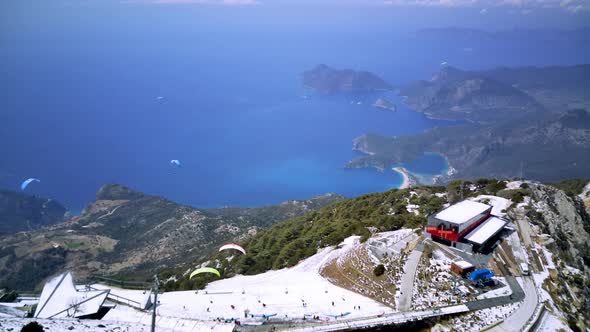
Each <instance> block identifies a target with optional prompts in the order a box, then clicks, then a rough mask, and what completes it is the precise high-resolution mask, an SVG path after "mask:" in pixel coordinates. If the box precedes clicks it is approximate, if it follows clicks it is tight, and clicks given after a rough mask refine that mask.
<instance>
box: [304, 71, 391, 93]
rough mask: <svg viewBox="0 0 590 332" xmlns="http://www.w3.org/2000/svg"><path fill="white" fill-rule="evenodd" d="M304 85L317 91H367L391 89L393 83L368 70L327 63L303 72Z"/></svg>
mask: <svg viewBox="0 0 590 332" xmlns="http://www.w3.org/2000/svg"><path fill="white" fill-rule="evenodd" d="M303 85H304V86H305V87H306V88H308V89H311V90H312V91H314V92H317V93H323V94H333V93H367V92H372V91H381V90H391V88H392V87H391V85H389V83H387V82H385V81H384V80H383V79H381V78H380V77H378V76H377V75H375V74H373V73H370V72H368V71H355V70H352V69H342V70H338V69H334V68H331V67H329V66H327V65H324V64H321V65H317V66H316V67H315V68H313V69H312V70H308V71H305V72H304V73H303Z"/></svg>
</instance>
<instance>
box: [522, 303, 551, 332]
mask: <svg viewBox="0 0 590 332" xmlns="http://www.w3.org/2000/svg"><path fill="white" fill-rule="evenodd" d="M545 310H546V308H545V302H539V303H537V306H536V307H535V311H533V314H532V315H531V317H529V319H527V321H526V324H524V327H523V328H522V329H521V331H522V332H529V331H535V330H536V328H537V327H538V324H539V319H540V318H541V317H543V314H544V313H545Z"/></svg>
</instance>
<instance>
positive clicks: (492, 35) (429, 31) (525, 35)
mask: <svg viewBox="0 0 590 332" xmlns="http://www.w3.org/2000/svg"><path fill="white" fill-rule="evenodd" d="M416 36H417V37H419V38H426V39H429V38H431V39H436V40H441V39H442V40H444V39H452V40H454V41H457V40H463V41H469V40H471V41H478V42H481V41H484V42H486V41H490V40H527V41H530V40H541V41H545V42H551V41H557V40H560V41H563V40H569V41H575V42H583V41H590V27H585V28H579V29H572V30H557V29H510V30H499V31H485V30H479V29H470V28H462V27H444V28H426V29H421V30H418V31H417V32H416Z"/></svg>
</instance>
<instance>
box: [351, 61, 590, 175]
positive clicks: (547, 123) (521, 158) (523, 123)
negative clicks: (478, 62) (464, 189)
mask: <svg viewBox="0 0 590 332" xmlns="http://www.w3.org/2000/svg"><path fill="white" fill-rule="evenodd" d="M401 94H404V95H407V100H406V103H407V104H408V105H409V106H410V107H411V108H413V109H414V110H416V111H420V112H424V113H425V114H426V115H427V116H431V117H435V118H442V119H452V120H461V121H467V122H468V123H463V124H461V125H458V126H454V127H447V128H434V129H431V130H429V131H426V132H424V133H420V134H414V135H403V136H398V137H393V138H389V137H383V136H379V135H362V136H360V137H357V138H356V139H354V141H353V149H355V150H358V151H361V152H364V153H366V154H367V155H366V156H361V157H358V158H356V159H353V160H351V161H350V162H349V163H348V167H351V168H359V167H376V168H378V169H383V168H385V167H390V166H392V165H394V164H398V163H401V162H407V161H411V160H414V159H417V158H419V157H420V156H422V155H423V154H424V153H425V152H434V153H440V154H442V155H444V156H445V157H446V158H447V160H448V162H449V164H450V166H451V172H450V173H449V174H447V175H445V176H442V177H440V178H438V181H442V182H444V181H448V180H451V179H455V178H477V177H485V176H493V177H496V178H506V177H515V176H520V175H521V174H522V175H524V176H526V177H527V178H531V179H536V180H541V181H556V180H561V179H565V178H571V177H587V176H590V114H589V113H588V111H586V110H585V109H584V108H586V107H588V109H590V107H589V106H590V65H580V66H571V67H546V68H535V67H525V68H514V69H511V68H497V69H492V70H487V71H481V72H473V71H462V70H459V69H456V68H453V67H445V68H443V69H442V70H441V71H440V72H439V73H437V74H436V75H434V77H433V78H432V79H431V80H430V81H420V82H416V83H413V84H411V85H409V86H408V87H405V88H403V89H402V90H401ZM572 108H573V109H572ZM521 170H522V171H521Z"/></svg>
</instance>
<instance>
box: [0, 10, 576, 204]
mask: <svg viewBox="0 0 590 332" xmlns="http://www.w3.org/2000/svg"><path fill="white" fill-rule="evenodd" d="M232 13H233V12H232ZM143 14H145V15H142V16H140V15H136V16H132V17H131V19H128V20H127V19H125V18H126V17H124V15H123V14H119V15H114V16H113V17H110V18H109V19H108V20H107V19H104V20H101V19H99V18H101V16H100V15H99V16H98V17H99V18H96V17H95V16H88V15H90V14H86V15H87V16H88V17H85V16H84V15H82V16H81V17H78V16H76V17H74V16H72V17H65V18H63V17H62V19H61V20H58V19H48V18H45V19H40V20H38V21H34V19H32V18H28V19H29V20H30V21H29V20H27V19H22V17H20V16H19V17H17V18H19V19H21V20H20V21H19V20H17V19H14V20H13V21H11V22H8V23H7V22H4V27H5V30H4V32H5V33H4V34H3V35H2V37H3V42H2V43H1V44H0V51H1V53H0V54H1V56H2V64H1V65H0V66H1V67H0V69H1V75H0V86H1V87H2V89H0V110H1V111H0V124H1V125H0V152H1V154H0V158H1V159H0V188H4V189H14V190H17V188H18V186H19V184H20V182H22V181H23V180H24V179H26V178H29V177H36V178H39V179H41V183H33V184H31V186H30V188H28V191H30V192H31V193H34V194H37V195H42V196H50V197H53V198H55V199H57V200H59V201H60V202H62V203H64V204H65V205H66V206H68V208H70V209H71V210H73V211H79V210H80V209H81V208H83V207H84V206H85V205H86V204H87V203H89V202H91V201H92V200H93V198H94V194H95V193H96V191H97V190H98V188H99V187H100V186H101V185H102V184H104V183H109V182H116V183H120V184H123V185H126V186H129V187H131V188H134V189H137V190H140V191H144V192H147V193H150V194H157V195H163V196H165V197H167V198H169V199H171V200H174V201H176V202H181V203H186V204H190V205H192V206H196V207H219V206H228V205H231V206H236V205H239V206H258V205H268V204H274V203H278V202H281V201H285V200H288V199H302V198H308V197H311V196H314V195H318V194H322V193H326V192H336V193H339V194H342V195H345V196H349V197H350V196H356V195H360V194H363V193H368V192H375V191H383V190H387V189H390V188H395V187H397V186H399V185H400V183H401V177H400V176H399V175H398V174H397V173H395V172H393V171H391V170H386V171H385V172H382V173H381V172H377V171H376V170H373V169H361V170H350V169H344V166H345V164H346V162H347V161H348V160H350V159H351V158H353V157H355V156H356V155H357V154H356V153H355V152H353V151H352V149H351V148H352V140H353V139H354V138H355V137H357V136H358V135H361V134H363V133H378V134H384V135H400V134H407V133H417V132H421V131H424V130H427V129H429V128H432V127H434V126H446V125H453V123H450V122H444V121H433V120H429V119H426V118H425V117H424V116H423V115H422V114H419V113H416V112H413V111H411V110H408V109H407V108H405V107H403V105H401V101H400V99H399V98H398V97H396V96H395V95H394V94H393V93H388V94H387V95H386V96H385V97H386V98H387V99H389V100H391V101H394V102H395V103H396V105H397V106H398V109H399V111H398V112H397V113H393V112H388V111H384V110H380V109H376V108H373V107H371V106H369V105H370V103H372V102H373V101H374V100H375V96H370V97H358V96H349V97H346V96H313V95H312V96H310V97H309V98H307V99H305V98H302V96H303V95H304V94H305V92H304V90H303V88H302V85H301V80H300V74H301V73H302V72H303V71H304V70H307V69H310V68H312V67H313V66H315V65H316V64H319V63H326V64H328V65H330V66H334V67H336V68H353V69H363V70H369V71H372V72H374V73H376V74H378V75H379V76H381V77H383V78H384V79H386V80H387V81H389V82H390V83H392V84H393V85H396V86H399V85H400V84H404V83H407V82H409V81H411V80H415V79H428V78H429V77H430V76H431V75H432V73H434V72H436V71H437V70H438V69H439V64H440V63H441V61H447V62H449V63H450V64H452V65H456V66H459V67H463V68H487V67H490V66H494V65H522V64H532V65H542V64H560V63H576V62H581V60H580V59H579V58H582V57H584V54H581V55H568V56H564V55H563V53H560V52H563V50H564V48H567V47H570V49H575V48H576V47H578V46H577V45H573V46H572V45H569V46H568V45H567V44H565V45H561V46H563V47H562V48H561V50H559V47H552V48H551V50H546V51H544V52H541V51H542V50H545V49H544V48H545V47H546V45H542V44H541V43H531V44H525V45H521V44H520V42H514V41H510V42H505V43H504V44H497V45H490V44H486V43H485V42H478V41H469V40H467V41H466V40H463V39H461V40H457V41H454V42H453V41H449V40H440V41H436V40H421V39H419V38H418V37H415V36H414V35H413V34H412V33H408V32H407V31H398V30H396V28H395V27H394V26H392V25H390V24H389V23H388V21H387V20H383V21H382V22H374V21H371V20H364V21H363V20H359V21H358V22H357V21H355V22H353V23H350V24H348V23H347V24H344V23H342V22H340V23H339V24H341V25H339V24H333V25H325V26H324V25H320V24H309V25H301V24H296V23H293V22H284V23H280V22H274V23H273V24H272V25H269V24H265V21H264V19H261V20H255V19H252V20H253V21H252V22H250V21H248V18H244V17H241V16H239V14H236V13H233V14H232V15H236V17H237V18H236V19H235V20H234V19H230V18H231V17H230V18H228V17H227V16H223V17H220V18H219V20H216V19H215V17H214V16H213V17H212V16H211V15H214V14H211V15H209V16H207V19H206V20H200V19H199V18H202V17H203V16H202V14H199V15H201V16H199V15H197V14H195V17H192V16H191V15H190V13H176V14H178V15H176V16H175V19H174V20H164V19H162V18H159V16H158V15H160V14H161V13H155V12H151V11H150V10H149V9H145V12H144V13H143ZM172 14H174V13H172ZM172 14H170V13H169V15H172ZM97 15H98V14H97ZM127 18H128V17H127ZM245 22H246V23H245ZM6 31H10V33H6ZM505 48H511V50H512V52H500V51H501V50H502V49H505ZM514 48H517V49H518V48H519V49H522V52H518V51H514ZM492 51H493V52H495V54H491V53H492ZM525 51H526V52H527V54H531V55H530V56H527V57H523V56H522V53H523V52H525ZM568 54H569V53H568ZM572 54H573V53H572ZM586 54H587V53H586ZM159 96H161V97H163V98H161V99H158V97H159ZM359 101H360V102H361V104H360V105H359V104H358V102H359ZM351 102H352V104H351ZM171 159H178V160H180V162H181V166H180V167H173V166H172V165H171V164H170V160H171ZM407 166H408V168H409V169H410V170H411V171H415V172H417V173H420V174H437V173H440V172H442V171H444V170H445V168H446V165H445V162H444V160H443V159H442V158H441V157H438V156H434V155H428V156H425V158H424V159H422V160H420V161H415V162H412V163H410V164H408V165H407Z"/></svg>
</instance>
